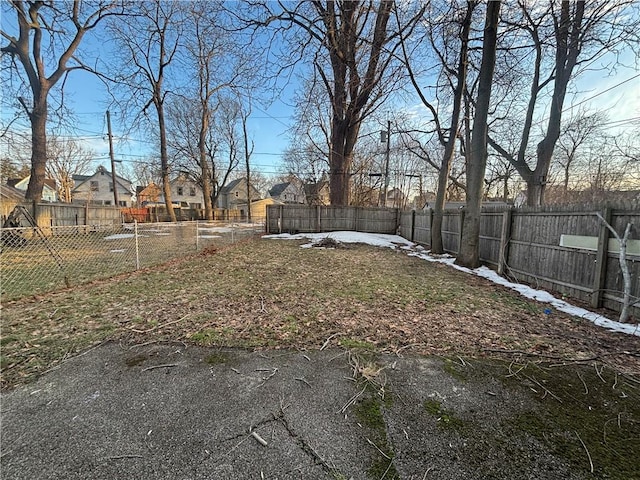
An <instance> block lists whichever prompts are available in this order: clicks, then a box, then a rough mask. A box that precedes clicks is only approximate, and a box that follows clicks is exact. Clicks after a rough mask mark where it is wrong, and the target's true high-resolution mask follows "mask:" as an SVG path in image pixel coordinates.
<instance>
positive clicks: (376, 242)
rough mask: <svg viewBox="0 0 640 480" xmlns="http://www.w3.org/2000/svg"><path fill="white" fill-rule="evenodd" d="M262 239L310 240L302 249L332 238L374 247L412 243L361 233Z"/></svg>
mask: <svg viewBox="0 0 640 480" xmlns="http://www.w3.org/2000/svg"><path fill="white" fill-rule="evenodd" d="M262 238H269V239H276V240H304V239H308V240H311V243H308V244H305V245H302V248H310V247H312V246H313V245H315V244H316V243H318V242H320V241H321V240H323V239H325V238H332V239H333V240H336V241H338V242H341V243H365V244H367V245H373V246H374V247H385V248H398V247H402V248H405V247H411V246H413V243H411V242H410V241H408V240H406V239H404V238H402V237H401V236H399V235H384V234H381V233H361V232H331V233H299V234H295V235H291V234H289V233H283V234H280V235H264V236H263V237H262Z"/></svg>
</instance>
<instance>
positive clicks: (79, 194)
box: [71, 165, 133, 207]
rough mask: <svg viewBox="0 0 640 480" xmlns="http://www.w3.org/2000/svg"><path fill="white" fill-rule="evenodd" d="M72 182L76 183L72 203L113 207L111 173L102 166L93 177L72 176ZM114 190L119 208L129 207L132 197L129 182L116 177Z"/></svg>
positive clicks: (72, 193)
mask: <svg viewBox="0 0 640 480" xmlns="http://www.w3.org/2000/svg"><path fill="white" fill-rule="evenodd" d="M73 180H74V182H76V185H75V187H74V189H73V190H72V192H71V195H72V197H73V201H74V202H81V203H84V202H89V203H92V204H94V205H113V201H114V198H113V188H114V186H113V178H112V176H111V172H110V171H108V170H107V169H106V168H104V167H103V166H102V165H101V166H99V167H98V169H97V170H96V173H94V174H93V175H89V176H86V175H74V177H73ZM116 188H117V193H118V204H119V206H121V207H130V206H131V204H132V197H133V190H132V185H131V182H130V181H129V180H126V179H124V178H122V177H118V176H116Z"/></svg>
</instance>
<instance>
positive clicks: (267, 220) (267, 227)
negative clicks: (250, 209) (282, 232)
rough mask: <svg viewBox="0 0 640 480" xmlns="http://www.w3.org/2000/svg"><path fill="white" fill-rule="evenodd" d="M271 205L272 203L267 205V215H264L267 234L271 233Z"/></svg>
mask: <svg viewBox="0 0 640 480" xmlns="http://www.w3.org/2000/svg"><path fill="white" fill-rule="evenodd" d="M270 207H271V205H267V208H266V210H265V217H264V233H266V234H267V235H268V234H270V233H271V232H270V231H269V210H271V208H270Z"/></svg>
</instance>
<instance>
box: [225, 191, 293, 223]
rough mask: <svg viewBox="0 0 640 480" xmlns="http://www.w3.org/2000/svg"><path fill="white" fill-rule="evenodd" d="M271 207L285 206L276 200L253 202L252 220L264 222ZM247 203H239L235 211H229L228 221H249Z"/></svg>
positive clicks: (266, 199) (264, 199) (265, 199)
mask: <svg viewBox="0 0 640 480" xmlns="http://www.w3.org/2000/svg"><path fill="white" fill-rule="evenodd" d="M269 205H283V202H280V201H278V200H276V199H274V198H271V197H269V198H263V199H260V200H252V201H251V220H252V221H256V220H260V221H262V220H264V219H265V218H266V217H267V207H268V206H269ZM247 216H248V215H247V202H245V203H238V204H237V205H236V206H235V208H234V209H233V210H229V211H227V215H226V218H227V220H246V219H247Z"/></svg>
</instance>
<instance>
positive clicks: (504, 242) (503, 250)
mask: <svg viewBox="0 0 640 480" xmlns="http://www.w3.org/2000/svg"><path fill="white" fill-rule="evenodd" d="M512 219H513V210H512V209H511V207H509V208H508V209H507V210H506V211H504V212H503V213H502V231H501V232H500V251H499V252H498V275H504V272H505V270H506V267H507V264H508V261H509V240H510V239H511V221H512Z"/></svg>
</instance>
